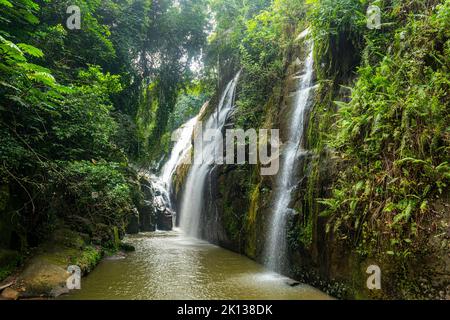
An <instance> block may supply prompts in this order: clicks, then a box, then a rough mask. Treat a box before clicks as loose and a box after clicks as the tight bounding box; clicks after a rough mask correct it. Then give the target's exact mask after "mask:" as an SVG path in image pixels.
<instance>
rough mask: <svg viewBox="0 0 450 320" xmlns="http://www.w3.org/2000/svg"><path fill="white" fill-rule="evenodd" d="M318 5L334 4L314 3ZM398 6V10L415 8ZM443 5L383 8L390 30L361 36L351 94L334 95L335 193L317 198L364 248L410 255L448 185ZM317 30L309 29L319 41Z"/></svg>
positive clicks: (341, 230) (449, 60) (449, 63)
mask: <svg viewBox="0 0 450 320" xmlns="http://www.w3.org/2000/svg"><path fill="white" fill-rule="evenodd" d="M338 2H339V3H340V4H342V3H344V2H345V1H338ZM353 2H355V5H356V2H357V1H353ZM348 3H349V2H348ZM417 3H418V5H419V3H420V6H425V7H426V5H425V2H420V1H418V2H417ZM324 4H327V5H329V6H331V7H332V6H333V4H332V3H331V2H328V1H317V2H316V6H320V5H324ZM340 4H336V7H338V6H339V5H340ZM399 5H401V6H403V7H404V8H403V9H404V12H409V10H416V8H415V7H414V8H413V7H411V8H407V7H408V5H407V4H406V3H399ZM331 7H330V8H328V9H327V8H322V9H320V10H322V11H321V12H319V11H317V12H316V17H320V16H321V15H322V14H324V13H326V12H328V13H327V16H328V14H331V13H332V12H334V11H333V10H334V9H333V8H331ZM449 8H450V1H448V0H445V1H441V5H438V6H437V7H436V8H432V7H427V8H425V9H426V10H425V9H421V10H422V12H421V13H422V14H421V15H412V14H411V15H408V16H407V17H401V16H400V15H399V13H398V12H397V13H396V14H394V13H392V12H390V11H389V10H386V15H387V16H388V17H389V18H390V19H393V20H394V21H396V26H397V29H386V31H387V33H379V34H376V33H368V34H366V35H365V37H366V41H367V46H366V48H365V49H364V52H363V55H364V57H365V58H364V59H363V64H362V66H360V67H359V69H358V78H357V81H356V82H355V85H354V87H353V89H352V90H351V96H350V99H349V101H348V100H347V101H348V102H339V101H338V102H335V105H336V106H337V111H338V112H337V115H336V122H335V125H334V127H333V129H334V131H332V135H330V136H331V138H330V139H329V141H328V145H330V146H332V147H334V148H335V151H336V155H337V158H338V159H340V161H341V163H342V166H343V170H342V171H341V172H340V174H339V178H338V181H337V182H336V183H335V185H334V186H333V188H334V189H333V194H332V195H331V196H330V198H329V199H324V200H321V201H320V203H322V204H324V205H325V212H324V213H323V215H324V216H327V217H329V225H330V227H329V229H330V230H331V229H332V228H333V227H334V230H335V231H337V236H338V237H339V236H340V235H342V236H347V235H348V234H352V235H353V236H352V237H353V238H352V240H353V241H354V243H355V244H356V245H357V246H359V249H358V250H360V252H364V253H365V254H366V253H367V252H371V253H373V254H376V253H382V254H386V253H387V254H388V255H392V256H396V257H399V256H400V257H403V258H405V257H410V255H411V254H412V251H411V248H413V247H414V245H416V243H417V241H418V237H419V236H420V232H423V231H422V230H424V225H425V224H426V223H427V217H429V215H430V214H431V213H434V212H436V207H435V204H436V203H437V202H439V201H442V200H441V199H442V197H443V195H445V194H446V193H447V192H448V188H449V183H450V179H449V178H450V167H449V156H448V155H449V154H450V153H449V151H450V140H449V135H448V123H449V121H450V118H449V117H450V114H449V106H450V99H449V95H448V92H449V90H450V85H449V84H450V76H449V72H448V70H449V67H450V55H448V48H449V39H448V27H447V23H448V19H447V18H446V17H448V15H449V14H450V10H449ZM315 10H319V9H318V8H316V9H315ZM324 10H325V11H324ZM399 12H401V10H400V11H399ZM319 13H320V14H319ZM317 14H319V16H317ZM336 14H341V13H336ZM330 16H334V15H330ZM323 17H325V16H323ZM324 21H325V19H324ZM338 21H342V22H343V21H350V20H345V19H344V20H339V19H338ZM314 23H315V24H316V25H315V27H316V28H321V30H322V31H323V30H329V29H330V28H333V26H335V25H334V23H335V22H334V21H333V20H329V21H328V22H327V23H325V25H321V24H318V22H317V21H315V22H314ZM328 23H331V26H329V25H328ZM354 27H355V28H357V25H355V26H354ZM389 28H390V27H389ZM322 31H320V30H316V31H315V34H316V41H317V40H320V32H322ZM386 34H391V38H389V39H387V38H385V37H386ZM318 36H319V37H318ZM335 45H338V44H335ZM352 52H353V51H352ZM335 71H336V70H335ZM329 76H330V77H333V74H331V75H329ZM362 181H365V183H364V184H365V185H364V186H362V185H361V183H362ZM363 190H364V191H363ZM428 220H429V219H428ZM403 239H407V240H408V241H406V240H405V241H403ZM390 240H393V241H390ZM371 245H373V246H372V247H370V246H371Z"/></svg>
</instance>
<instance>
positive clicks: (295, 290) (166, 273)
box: [61, 230, 330, 300]
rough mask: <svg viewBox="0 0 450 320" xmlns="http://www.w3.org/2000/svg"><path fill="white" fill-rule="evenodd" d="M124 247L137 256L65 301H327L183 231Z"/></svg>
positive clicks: (105, 265) (106, 263)
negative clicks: (133, 249)
mask: <svg viewBox="0 0 450 320" xmlns="http://www.w3.org/2000/svg"><path fill="white" fill-rule="evenodd" d="M125 241H126V242H127V243H130V244H132V245H134V246H135V248H136V251H135V252H132V253H129V254H127V257H126V258H122V259H104V260H103V261H101V262H100V264H99V265H98V266H97V267H96V268H95V269H94V270H93V271H92V272H91V273H90V274H89V275H88V276H87V277H85V278H82V282H81V290H74V291H72V292H71V293H70V294H68V295H65V296H63V297H61V298H62V299H83V300H90V299H126V300H131V299H159V300H161V299H162V300H179V299H208V300H209V299H249V300H252V299H274V300H277V299H286V300H287V299H291V300H302V299H308V300H309V299H329V298H330V297H329V296H327V295H325V294H324V293H322V292H321V291H319V290H317V289H315V288H312V287H310V286H308V285H303V284H301V285H297V286H295V287H291V286H290V285H289V284H287V281H288V280H289V279H287V278H285V277H283V276H280V275H278V274H276V273H273V272H270V271H267V270H266V269H265V268H264V267H263V266H261V265H259V264H257V263H256V262H254V261H252V260H250V259H248V258H246V257H244V256H242V255H239V254H236V253H234V252H231V251H228V250H225V249H223V248H220V247H217V246H215V245H212V244H209V243H207V242H204V241H201V240H198V239H194V238H189V237H186V236H184V235H183V234H182V233H181V232H180V231H179V230H174V231H169V232H161V231H158V232H155V233H141V234H138V235H133V236H128V237H127V238H126V239H125Z"/></svg>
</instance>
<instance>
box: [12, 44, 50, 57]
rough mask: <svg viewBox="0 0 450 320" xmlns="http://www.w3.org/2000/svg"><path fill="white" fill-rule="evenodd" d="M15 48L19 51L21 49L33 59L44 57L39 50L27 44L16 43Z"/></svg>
mask: <svg viewBox="0 0 450 320" xmlns="http://www.w3.org/2000/svg"><path fill="white" fill-rule="evenodd" d="M17 46H18V47H19V48H20V49H22V51H23V52H25V53H27V54H29V55H31V56H33V57H36V58H42V57H43V56H44V53H43V52H42V51H41V50H40V49H38V48H36V47H33V46H31V45H29V44H26V43H18V44H17Z"/></svg>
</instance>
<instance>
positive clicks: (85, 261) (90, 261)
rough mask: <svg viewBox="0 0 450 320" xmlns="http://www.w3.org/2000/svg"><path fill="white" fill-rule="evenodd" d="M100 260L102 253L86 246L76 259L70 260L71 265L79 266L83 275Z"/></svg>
mask: <svg viewBox="0 0 450 320" xmlns="http://www.w3.org/2000/svg"><path fill="white" fill-rule="evenodd" d="M101 258H102V252H101V250H100V249H98V248H96V247H93V246H87V247H85V248H84V249H83V250H82V251H81V253H80V254H79V255H78V256H77V257H74V258H72V261H71V263H72V264H74V265H77V266H79V267H80V268H81V271H82V273H83V274H87V273H89V272H91V271H92V269H93V268H94V267H95V266H96V265H97V264H98V263H99V262H100V259H101Z"/></svg>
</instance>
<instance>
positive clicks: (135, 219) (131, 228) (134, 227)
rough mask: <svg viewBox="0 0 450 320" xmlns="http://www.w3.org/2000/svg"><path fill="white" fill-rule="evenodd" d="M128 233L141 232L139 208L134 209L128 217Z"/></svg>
mask: <svg viewBox="0 0 450 320" xmlns="http://www.w3.org/2000/svg"><path fill="white" fill-rule="evenodd" d="M127 233H128V234H137V233H139V211H138V209H137V208H134V209H133V214H132V215H131V217H130V218H129V219H128V226H127Z"/></svg>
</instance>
